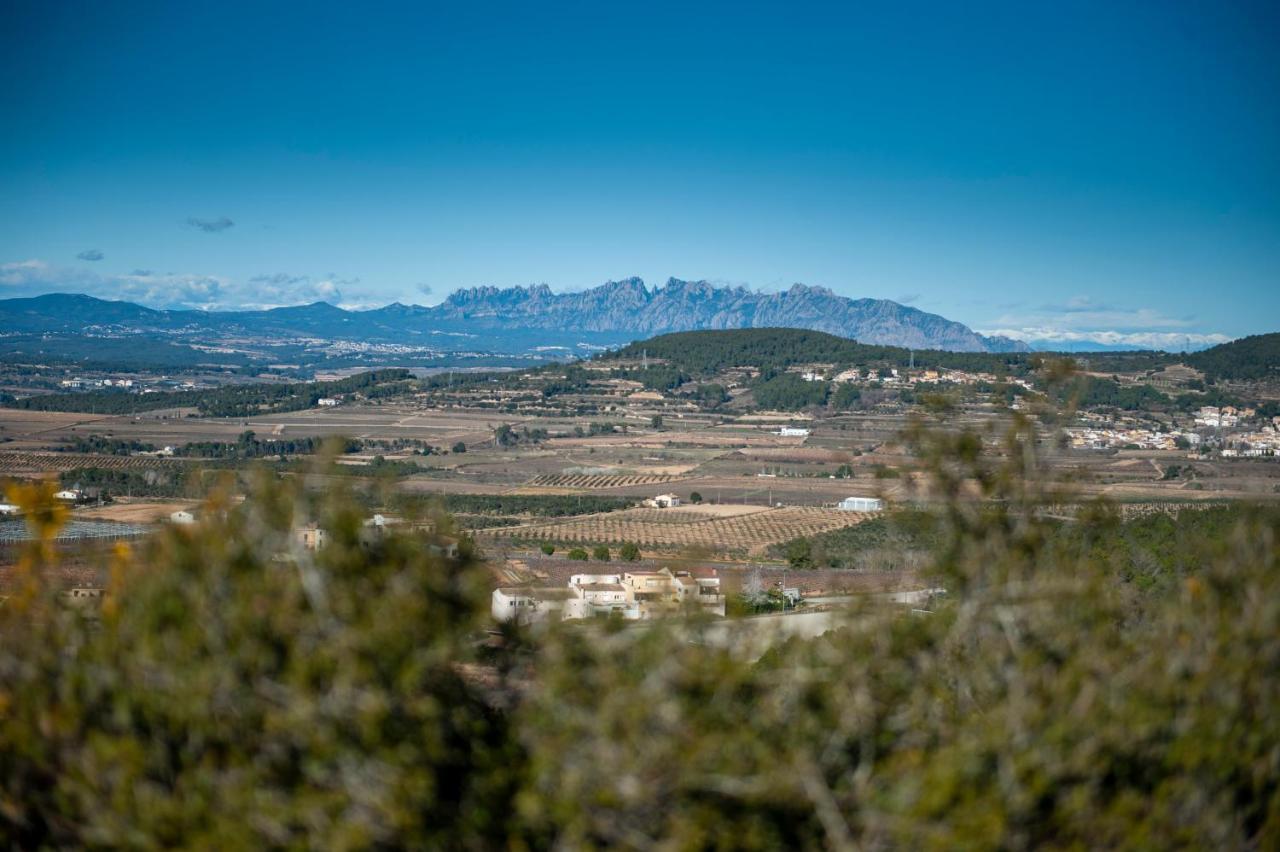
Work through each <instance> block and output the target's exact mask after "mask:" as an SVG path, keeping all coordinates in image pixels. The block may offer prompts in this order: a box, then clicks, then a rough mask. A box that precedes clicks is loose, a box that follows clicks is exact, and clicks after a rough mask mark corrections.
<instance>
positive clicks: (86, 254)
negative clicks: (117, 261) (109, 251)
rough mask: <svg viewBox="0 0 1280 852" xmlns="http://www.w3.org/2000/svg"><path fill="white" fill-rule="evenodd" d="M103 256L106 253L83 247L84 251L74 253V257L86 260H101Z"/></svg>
mask: <svg viewBox="0 0 1280 852" xmlns="http://www.w3.org/2000/svg"><path fill="white" fill-rule="evenodd" d="M104 257H106V255H105V254H103V253H102V252H100V251H98V250H97V249H85V250H84V251H82V252H80V253H79V254H78V255H76V258H77V259H78V260H88V261H95V260H102V259H103V258H104Z"/></svg>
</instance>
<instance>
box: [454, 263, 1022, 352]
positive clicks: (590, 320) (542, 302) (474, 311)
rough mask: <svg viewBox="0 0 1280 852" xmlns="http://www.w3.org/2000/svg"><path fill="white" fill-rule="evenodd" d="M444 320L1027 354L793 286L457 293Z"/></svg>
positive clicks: (915, 312)
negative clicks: (745, 332) (790, 333)
mask: <svg viewBox="0 0 1280 852" xmlns="http://www.w3.org/2000/svg"><path fill="white" fill-rule="evenodd" d="M435 310H436V311H437V313H438V315H439V316H447V317H450V318H453V319H456V320H459V321H466V322H474V323H480V324H483V325H488V326H499V327H524V328H566V327H571V328H581V329H583V330H585V331H601V332H604V331H620V332H628V333H636V334H642V335H646V336H647V335H652V334H665V333H668V332H674V331H696V330H699V329H732V328H807V329H810V330H813V331H825V332H827V333H828V334H836V335H839V336H841V337H849V338H853V339H855V340H858V341H860V342H862V343H873V344H879V345H889V346H903V347H907V348H916V349H948V350H952V351H956V352H1014V351H1025V349H1026V347H1025V345H1023V344H1021V343H1020V342H1018V341H1014V340H1011V339H1010V338H1007V337H985V336H983V335H981V334H978V333H977V332H975V331H973V330H972V329H970V328H969V327H968V326H966V325H964V324H962V323H958V322H955V321H953V320H948V319H946V318H945V317H941V316H938V315H937V314H930V313H927V312H925V311H922V310H919V309H917V308H911V307H908V306H906V305H901V304H898V303H897V302H892V301H889V300H888V299H850V298H847V297H845V296H839V295H837V294H835V293H833V292H832V291H831V290H829V289H827V288H826V287H811V286H807V285H805V284H793V285H792V286H791V287H790V288H789V289H787V290H783V291H781V292H777V293H763V292H760V291H756V290H748V289H747V288H745V287H717V286H715V285H713V284H710V283H708V282H706V281H681V280H680V279H677V278H672V279H669V280H668V281H667V283H666V285H665V286H663V287H658V288H654V289H649V288H648V287H646V286H645V283H644V282H643V281H642V280H641V279H639V278H625V279H623V280H621V281H610V282H607V283H605V284H602V285H600V286H599V287H593V288H591V289H590V290H584V291H582V292H580V293H553V292H552V291H551V288H549V287H547V286H546V285H545V284H542V285H538V286H533V287H510V288H505V289H498V288H496V287H472V288H469V289H464V290H458V291H457V292H455V293H453V294H452V295H450V296H449V297H448V298H447V299H445V301H444V302H443V303H441V304H440V305H439V306H437V307H436V308H435Z"/></svg>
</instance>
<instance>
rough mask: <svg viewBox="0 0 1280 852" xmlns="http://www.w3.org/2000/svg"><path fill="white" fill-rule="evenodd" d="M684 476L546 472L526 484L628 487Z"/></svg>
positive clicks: (546, 486) (656, 483)
mask: <svg viewBox="0 0 1280 852" xmlns="http://www.w3.org/2000/svg"><path fill="white" fill-rule="evenodd" d="M681 478H682V477H678V476H671V475H670V474H665V473H546V474H543V475H542V476H537V477H534V478H533V479H531V480H529V481H528V482H527V483H525V484H526V485H530V486H536V487H539V488H583V489H588V490H589V489H596V488H627V487H634V486H637V485H661V484H662V483H664V482H671V481H673V480H676V479H681Z"/></svg>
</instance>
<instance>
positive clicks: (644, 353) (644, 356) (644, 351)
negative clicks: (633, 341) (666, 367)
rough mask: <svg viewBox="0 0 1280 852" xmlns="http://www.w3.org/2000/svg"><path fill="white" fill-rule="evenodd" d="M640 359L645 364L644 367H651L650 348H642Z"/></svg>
mask: <svg viewBox="0 0 1280 852" xmlns="http://www.w3.org/2000/svg"><path fill="white" fill-rule="evenodd" d="M640 360H641V362H643V364H644V369H646V370H647V369H649V350H648V349H642V350H640Z"/></svg>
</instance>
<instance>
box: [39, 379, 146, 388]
mask: <svg viewBox="0 0 1280 852" xmlns="http://www.w3.org/2000/svg"><path fill="white" fill-rule="evenodd" d="M58 384H59V385H60V386H61V387H64V388H66V389H67V390H80V389H81V388H131V387H133V379H63V380H62V381H60V382H58Z"/></svg>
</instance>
